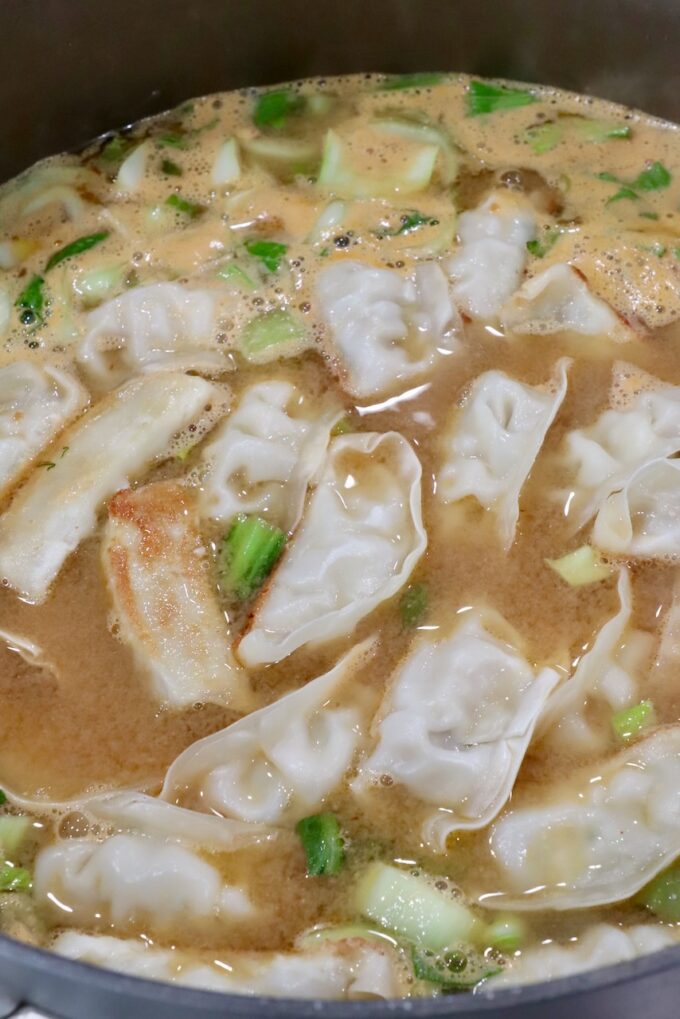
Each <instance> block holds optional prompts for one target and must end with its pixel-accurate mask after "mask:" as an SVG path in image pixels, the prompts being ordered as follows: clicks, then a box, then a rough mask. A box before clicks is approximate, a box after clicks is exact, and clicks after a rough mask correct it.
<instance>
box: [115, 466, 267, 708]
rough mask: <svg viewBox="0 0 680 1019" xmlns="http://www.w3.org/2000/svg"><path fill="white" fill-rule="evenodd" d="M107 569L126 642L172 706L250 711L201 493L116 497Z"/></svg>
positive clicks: (163, 491)
mask: <svg viewBox="0 0 680 1019" xmlns="http://www.w3.org/2000/svg"><path fill="white" fill-rule="evenodd" d="M102 564H103V567H104V575H105V577H106V581H107V585H108V589H109V592H110V594H111V597H112V600H113V612H114V616H115V620H116V622H117V624H118V634H119V636H120V638H121V640H122V641H123V642H124V643H125V644H128V645H129V646H130V647H131V648H132V650H133V651H134V653H135V657H136V659H137V661H138V662H139V664H140V666H141V667H142V668H143V669H144V670H145V671H146V672H147V673H148V674H149V676H150V678H151V681H152V683H153V687H154V690H155V692H156V694H157V696H158V698H159V700H160V702H161V703H162V704H164V705H166V706H170V707H173V708H182V707H187V706H189V705H192V704H196V703H200V702H205V701H215V702H219V703H224V704H228V705H229V706H230V707H233V708H235V709H236V710H241V711H245V710H247V709H248V708H250V707H252V705H253V695H252V692H251V690H250V684H249V681H248V677H247V675H246V674H245V672H244V670H243V669H242V668H241V667H240V666H239V665H238V663H237V662H236V661H235V659H234V656H233V655H232V652H231V647H230V644H231V639H232V638H231V635H230V632H229V627H228V625H227V622H226V619H225V617H224V613H223V612H222V610H221V609H220V606H219V604H218V601H217V592H216V590H215V585H214V583H211V576H210V572H209V571H210V565H211V561H210V556H209V551H208V549H207V548H206V546H205V542H204V541H203V539H202V537H201V533H200V530H199V520H198V510H197V507H196V500H195V495H194V493H193V492H192V491H191V490H190V489H188V488H187V487H186V486H184V485H182V484H181V483H180V482H177V481H161V482H156V483H155V484H151V485H143V486H142V487H141V488H138V489H136V490H135V491H132V490H130V489H129V488H126V489H123V491H121V492H117V493H116V495H114V497H113V498H112V499H111V502H110V503H109V515H108V520H107V522H106V525H105V527H104V535H103V539H102Z"/></svg>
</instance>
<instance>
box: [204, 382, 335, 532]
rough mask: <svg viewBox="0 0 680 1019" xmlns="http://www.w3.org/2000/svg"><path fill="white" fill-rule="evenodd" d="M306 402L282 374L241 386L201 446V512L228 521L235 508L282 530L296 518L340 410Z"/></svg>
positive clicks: (322, 457) (291, 527)
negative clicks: (231, 405) (203, 472)
mask: <svg viewBox="0 0 680 1019" xmlns="http://www.w3.org/2000/svg"><path fill="white" fill-rule="evenodd" d="M309 404H310V401H309V400H307V399H306V398H305V397H304V396H303V395H302V393H301V392H300V390H299V389H297V388H296V387H295V386H294V385H292V383H290V382H285V381H283V380H277V379H270V380H269V381H267V382H257V383H255V385H253V386H250V387H249V388H248V389H246V391H245V392H244V393H243V395H242V396H241V399H240V401H239V404H238V407H236V409H235V410H233V411H232V412H231V414H230V415H229V417H227V418H226V420H225V421H224V423H223V424H222V425H221V426H220V427H219V428H218V429H217V430H216V431H215V433H214V436H213V437H211V440H210V443H209V444H208V445H207V446H206V447H205V449H204V451H203V455H202V464H203V465H204V467H205V469H206V471H207V473H206V475H205V477H203V479H202V481H201V496H200V508H201V515H202V516H204V517H208V518H210V519H213V520H222V521H224V522H228V521H229V520H231V519H232V518H233V517H234V516H236V514H237V513H258V514H261V515H264V516H265V517H266V518H267V519H268V520H270V521H271V522H272V523H274V524H276V525H277V526H278V527H281V528H282V529H283V530H284V531H290V530H292V529H293V528H294V527H295V526H296V525H297V523H298V521H299V519H300V516H301V514H302V509H303V506H304V502H305V496H306V494H307V485H308V484H309V482H310V481H311V480H312V478H313V477H314V476H315V474H316V473H317V471H318V470H319V468H320V467H321V464H322V463H323V459H324V456H325V454H326V449H327V447H328V442H329V440H330V432H331V429H332V427H333V425H334V424H335V422H336V421H337V420H338V418H339V417H341V415H342V411H341V410H339V409H338V407H337V406H330V405H328V404H327V405H326V406H325V407H323V408H318V407H317V408H315V407H313V406H310V405H309Z"/></svg>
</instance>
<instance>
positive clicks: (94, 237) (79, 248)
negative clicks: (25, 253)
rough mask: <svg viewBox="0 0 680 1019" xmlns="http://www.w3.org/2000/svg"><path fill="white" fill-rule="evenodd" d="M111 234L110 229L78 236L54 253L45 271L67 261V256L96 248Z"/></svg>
mask: <svg viewBox="0 0 680 1019" xmlns="http://www.w3.org/2000/svg"><path fill="white" fill-rule="evenodd" d="M108 236H109V231H108V230H101V231H100V232H99V233H96V234H87V236H85V237H78V239H77V240H75V241H71V243H70V244H67V245H66V246H65V247H63V248H60V249H59V251H55V252H54V254H53V255H51V256H50V258H49V259H48V260H47V265H46V266H45V272H49V271H50V269H54V267H55V265H59V263H60V262H65V261H66V259H67V258H73V257H74V255H82V254H83V252H84V251H89V250H90V248H94V247H95V246H96V245H97V244H101V242H102V241H105V240H106V238H107V237H108Z"/></svg>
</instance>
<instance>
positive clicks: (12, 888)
mask: <svg viewBox="0 0 680 1019" xmlns="http://www.w3.org/2000/svg"><path fill="white" fill-rule="evenodd" d="M30 887H31V875H30V873H29V872H28V871H27V870H25V869H24V867H13V866H12V865H11V864H6V865H5V866H4V867H0V891H1V892H27V891H29V889H30Z"/></svg>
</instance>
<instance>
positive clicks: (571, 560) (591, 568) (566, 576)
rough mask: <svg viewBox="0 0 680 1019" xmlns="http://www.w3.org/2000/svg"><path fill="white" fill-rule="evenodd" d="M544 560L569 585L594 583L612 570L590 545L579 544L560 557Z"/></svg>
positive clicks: (604, 577) (605, 576)
mask: <svg viewBox="0 0 680 1019" xmlns="http://www.w3.org/2000/svg"><path fill="white" fill-rule="evenodd" d="M545 562H546V565H547V566H549V567H550V568H551V569H552V570H554V571H555V573H557V574H558V576H560V577H561V578H562V580H566V582H567V584H569V585H570V587H583V586H584V585H585V584H595V583H597V581H599V580H606V578H607V577H609V576H610V575H611V572H612V568H611V566H608V565H607V563H604V562H602V560H601V559H600V556H599V554H598V552H597V551H596V550H595V549H594V548H593V547H592V545H581V547H580V548H577V549H575V550H574V551H573V552H567V554H566V555H563V556H561V558H560V559H546V560H545Z"/></svg>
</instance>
